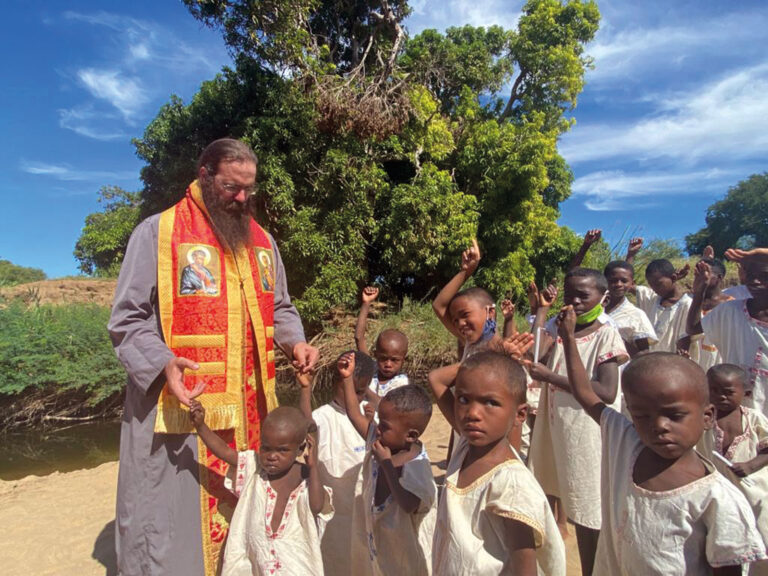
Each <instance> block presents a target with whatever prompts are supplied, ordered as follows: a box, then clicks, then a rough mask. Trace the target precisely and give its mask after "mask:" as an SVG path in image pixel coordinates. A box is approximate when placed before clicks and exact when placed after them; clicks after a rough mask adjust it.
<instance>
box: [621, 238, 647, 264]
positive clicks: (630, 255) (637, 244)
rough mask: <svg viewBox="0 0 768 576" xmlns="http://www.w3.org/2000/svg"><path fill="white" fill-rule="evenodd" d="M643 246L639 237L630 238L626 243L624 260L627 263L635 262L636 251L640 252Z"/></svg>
mask: <svg viewBox="0 0 768 576" xmlns="http://www.w3.org/2000/svg"><path fill="white" fill-rule="evenodd" d="M642 247H643V239H642V238H640V237H637V238H630V240H629V244H628V245H627V255H626V256H625V257H624V260H626V262H627V263H628V264H634V263H635V256H637V253H638V252H640V249H641V248H642Z"/></svg>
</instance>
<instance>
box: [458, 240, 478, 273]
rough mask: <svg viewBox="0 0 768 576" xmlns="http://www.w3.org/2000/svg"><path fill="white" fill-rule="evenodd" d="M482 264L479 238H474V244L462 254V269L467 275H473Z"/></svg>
mask: <svg viewBox="0 0 768 576" xmlns="http://www.w3.org/2000/svg"><path fill="white" fill-rule="evenodd" d="M479 264H480V246H478V245H477V239H476V238H473V239H472V246H470V247H469V248H467V249H466V250H464V252H463V253H462V254H461V269H462V270H463V271H464V272H465V273H466V275H467V277H470V276H472V274H474V273H475V270H477V267H478V265H479Z"/></svg>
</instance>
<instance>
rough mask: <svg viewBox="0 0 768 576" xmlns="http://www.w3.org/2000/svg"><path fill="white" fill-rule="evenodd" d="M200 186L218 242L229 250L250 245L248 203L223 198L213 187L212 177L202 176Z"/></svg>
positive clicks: (249, 212)
mask: <svg viewBox="0 0 768 576" xmlns="http://www.w3.org/2000/svg"><path fill="white" fill-rule="evenodd" d="M200 187H201V189H202V191H203V202H205V207H206V208H207V209H208V214H210V215H211V220H212V221H213V230H214V232H215V233H216V237H217V238H218V239H219V241H220V242H223V243H225V244H226V245H227V246H228V247H229V248H230V249H231V250H237V249H238V248H240V247H241V246H248V245H250V241H251V211H250V203H249V202H248V201H246V202H245V203H244V204H241V203H240V202H235V200H232V199H229V200H227V199H226V198H223V197H222V196H221V195H220V194H218V193H217V192H216V190H215V188H214V183H213V178H202V179H201V180H200Z"/></svg>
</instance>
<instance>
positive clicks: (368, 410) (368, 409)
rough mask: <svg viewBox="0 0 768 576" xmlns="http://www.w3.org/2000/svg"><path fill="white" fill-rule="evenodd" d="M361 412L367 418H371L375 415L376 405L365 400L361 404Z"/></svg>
mask: <svg viewBox="0 0 768 576" xmlns="http://www.w3.org/2000/svg"><path fill="white" fill-rule="evenodd" d="M363 414H364V415H365V417H366V418H368V420H373V417H374V416H375V415H376V406H374V405H373V404H371V403H370V402H366V403H365V404H363Z"/></svg>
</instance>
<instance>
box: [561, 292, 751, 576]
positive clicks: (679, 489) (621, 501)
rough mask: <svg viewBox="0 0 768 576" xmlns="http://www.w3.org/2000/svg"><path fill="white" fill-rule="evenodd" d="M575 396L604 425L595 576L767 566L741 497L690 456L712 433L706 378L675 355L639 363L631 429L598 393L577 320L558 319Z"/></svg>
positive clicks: (626, 377)
mask: <svg viewBox="0 0 768 576" xmlns="http://www.w3.org/2000/svg"><path fill="white" fill-rule="evenodd" d="M559 322H560V326H559V333H560V337H561V339H562V341H563V348H564V352H565V358H566V364H567V367H568V379H569V381H570V383H571V389H572V390H573V395H574V397H575V398H576V399H577V400H578V402H579V404H580V405H581V406H582V407H583V408H584V410H585V412H586V413H587V414H588V415H589V416H590V417H591V418H592V419H594V420H595V422H599V423H600V429H601V433H602V451H603V458H602V486H603V492H604V494H605V497H604V498H603V506H602V516H603V527H602V530H601V535H600V542H599V545H598V550H597V558H596V561H595V570H594V573H595V574H601V575H602V574H609V575H624V574H626V575H635V574H636V575H638V576H653V575H659V576H661V575H664V576H666V575H669V574H716V575H723V574H733V575H736V574H741V569H742V565H743V564H746V563H749V562H754V561H756V560H761V559H764V558H765V546H764V545H763V542H762V540H761V538H760V535H759V534H758V532H757V530H756V528H755V521H754V517H753V515H752V511H751V510H750V509H749V505H748V504H747V502H746V500H745V499H744V496H743V495H742V494H741V493H740V492H739V491H738V490H737V489H736V488H735V487H734V486H733V485H732V484H731V483H730V482H728V481H727V480H726V479H725V478H723V476H721V475H720V474H719V473H718V472H717V471H716V470H715V469H714V467H713V466H712V464H711V463H710V462H709V461H708V460H705V459H704V458H702V457H700V456H699V455H698V454H697V453H696V451H695V450H694V449H693V448H694V446H695V445H696V443H697V442H698V441H699V439H700V437H701V435H702V433H703V432H704V430H705V429H707V428H709V427H711V425H712V418H713V407H712V405H711V404H710V403H709V399H708V396H709V395H708V393H707V383H706V378H705V377H704V373H703V372H702V370H701V368H699V367H698V366H697V365H696V364H695V363H694V362H692V361H691V360H689V359H687V358H683V357H681V356H678V355H676V354H670V353H652V354H645V355H643V356H640V357H639V358H637V359H635V360H633V361H632V362H631V363H630V365H629V366H628V367H627V368H626V370H624V373H623V375H622V381H623V389H624V395H625V397H626V400H627V405H628V408H629V412H630V414H631V415H632V421H633V422H634V425H633V424H632V422H630V421H629V420H628V419H627V418H626V417H625V416H623V415H622V414H620V413H619V412H617V411H616V410H614V409H613V408H611V407H610V406H607V405H606V403H605V401H604V400H603V399H602V398H601V397H600V396H599V395H598V394H596V393H595V390H594V387H593V385H592V384H591V383H590V381H589V376H588V373H587V371H586V370H585V369H584V363H583V362H582V359H581V354H580V350H579V344H578V337H577V336H576V333H575V332H576V329H577V324H576V313H575V312H574V310H573V308H572V307H571V306H566V307H564V308H563V310H562V311H561V312H560V315H559Z"/></svg>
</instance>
